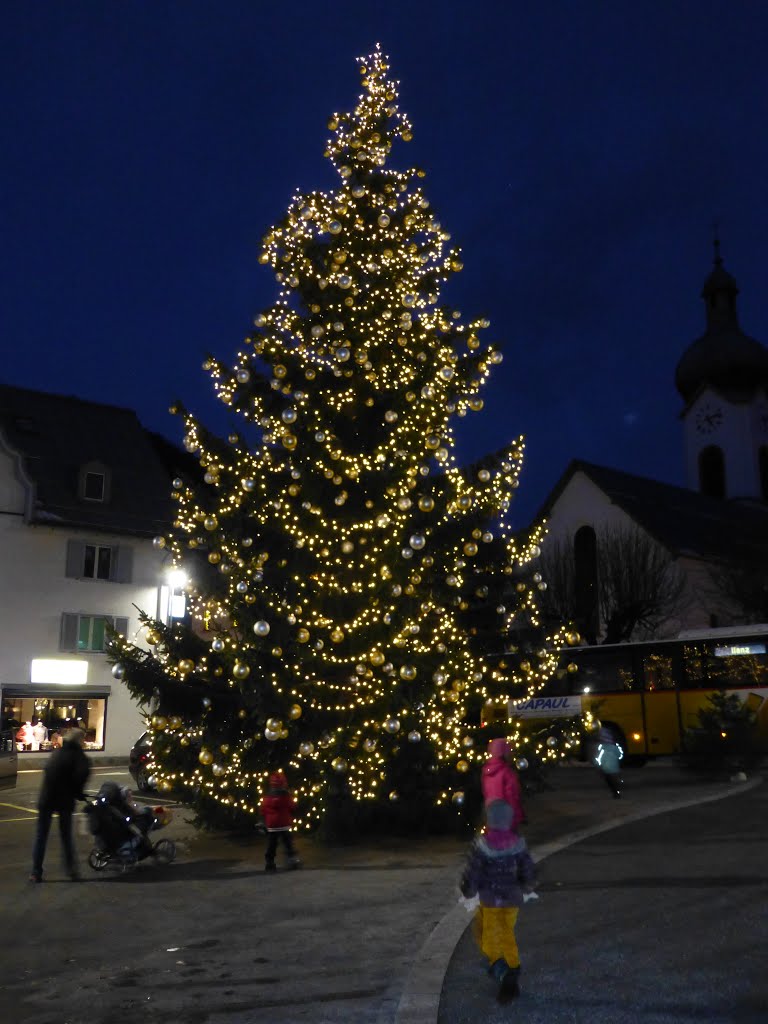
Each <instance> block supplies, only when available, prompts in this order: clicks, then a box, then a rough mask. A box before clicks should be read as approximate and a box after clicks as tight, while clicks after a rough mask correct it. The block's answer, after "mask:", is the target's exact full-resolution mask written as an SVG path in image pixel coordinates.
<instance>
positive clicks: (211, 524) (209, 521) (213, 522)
mask: <svg viewBox="0 0 768 1024" xmlns="http://www.w3.org/2000/svg"><path fill="white" fill-rule="evenodd" d="M218 525H219V521H218V519H217V518H216V516H206V517H205V519H204V520H203V526H204V527H205V528H206V530H209V531H212V530H215V529H216V527H217V526H218Z"/></svg>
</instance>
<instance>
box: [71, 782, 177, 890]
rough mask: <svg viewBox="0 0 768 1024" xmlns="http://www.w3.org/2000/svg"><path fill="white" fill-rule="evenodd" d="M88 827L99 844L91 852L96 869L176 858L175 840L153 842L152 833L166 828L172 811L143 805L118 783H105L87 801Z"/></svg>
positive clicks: (90, 862)
mask: <svg viewBox="0 0 768 1024" xmlns="http://www.w3.org/2000/svg"><path fill="white" fill-rule="evenodd" d="M85 813H86V815H87V816H88V827H89V829H90V831H91V834H92V835H93V837H94V840H95V843H96V845H95V846H94V848H93V849H92V850H91V852H90V853H89V854H88V863H89V865H90V866H91V867H92V868H93V870H94V871H103V870H104V868H106V867H107V866H108V865H110V864H113V865H120V866H122V867H123V869H125V868H126V867H129V866H131V865H133V864H137V863H138V862H139V861H140V860H146V858H147V857H154V859H155V860H156V861H158V863H160V864H170V863H171V861H172V860H174V859H175V857H176V843H174V841H173V840H172V839H160V840H159V841H158V842H156V843H153V842H152V840H151V839H150V838H149V833H150V832H154V831H157V830H158V829H161V828H164V827H165V826H166V825H167V824H168V822H169V821H170V820H171V817H172V815H171V812H170V811H169V810H167V809H166V808H164V807H154V808H153V807H143V806H139V805H137V804H135V803H133V801H132V800H131V799H130V794H129V793H128V791H126V790H123V789H121V788H120V786H118V784H117V783H116V782H105V783H103V785H102V786H101V789H100V790H99V792H98V793H97V794H96V796H95V797H94V798H93V800H86V803H85Z"/></svg>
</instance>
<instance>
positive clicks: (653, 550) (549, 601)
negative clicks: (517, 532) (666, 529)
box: [542, 526, 686, 643]
mask: <svg viewBox="0 0 768 1024" xmlns="http://www.w3.org/2000/svg"><path fill="white" fill-rule="evenodd" d="M595 535H596V541H597V545H596V547H597V556H596V557H597V583H598V585H597V601H598V608H599V613H600V623H601V635H602V643H625V642H627V641H629V640H637V639H650V638H652V637H654V636H659V635H661V634H663V627H664V624H665V622H667V620H668V619H670V618H672V617H675V618H676V617H678V616H679V614H680V610H681V606H682V605H683V604H684V602H685V594H686V579H685V574H684V573H683V571H682V569H681V568H680V566H679V565H678V564H677V562H676V561H675V559H674V558H673V556H672V555H671V554H670V553H669V552H668V551H667V550H666V549H665V548H663V547H662V546H661V545H660V544H657V543H656V542H655V541H654V540H652V539H651V538H650V537H649V536H648V534H647V533H644V532H643V531H642V530H640V529H639V528H638V527H635V526H604V527H598V528H597V529H596V530H595ZM542 566H543V572H544V573H545V578H546V580H547V583H548V589H547V591H546V601H545V611H546V613H547V614H548V615H549V616H550V617H551V618H553V619H558V620H560V621H567V620H573V621H576V622H577V623H578V622H579V620H580V617H583V609H580V608H579V607H578V594H579V588H578V577H577V565H576V558H575V554H574V546H573V544H568V543H564V542H563V541H555V542H554V543H550V544H547V545H546V546H545V547H544V551H543V553H542ZM579 568H581V567H579Z"/></svg>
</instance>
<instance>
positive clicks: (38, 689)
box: [2, 683, 112, 700]
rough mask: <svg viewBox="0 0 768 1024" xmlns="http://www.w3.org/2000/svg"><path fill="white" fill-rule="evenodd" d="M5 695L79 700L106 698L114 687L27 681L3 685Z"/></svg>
mask: <svg viewBox="0 0 768 1024" xmlns="http://www.w3.org/2000/svg"><path fill="white" fill-rule="evenodd" d="M2 691H3V697H48V698H49V699H50V698H53V700H68V699H69V698H71V697H75V698H77V699H78V700H83V699H85V698H89V697H93V698H94V699H102V700H103V699H104V698H105V697H110V696H111V695H112V687H111V686H109V685H107V686H61V685H60V684H59V685H57V684H56V683H50V684H45V683H27V685H26V686H24V685H23V684H22V685H18V684H17V685H15V686H3V687H2Z"/></svg>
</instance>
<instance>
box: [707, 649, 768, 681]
mask: <svg viewBox="0 0 768 1024" xmlns="http://www.w3.org/2000/svg"><path fill="white" fill-rule="evenodd" d="M710 655H711V657H710V662H709V678H710V681H711V683H712V685H713V686H715V687H717V689H718V690H726V689H732V688H739V687H744V686H766V685H768V655H766V646H765V644H764V643H738V644H719V645H717V644H711V645H710Z"/></svg>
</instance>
